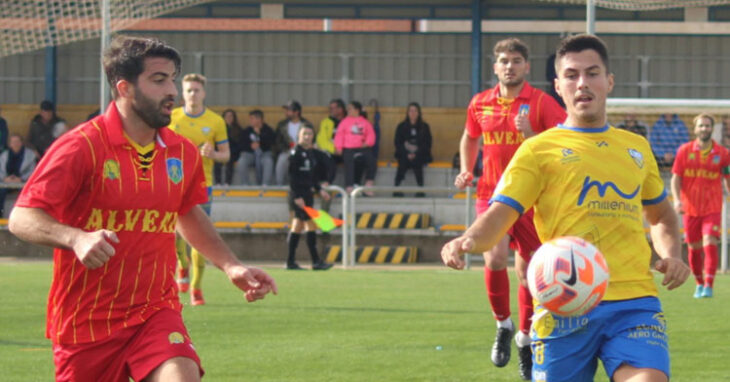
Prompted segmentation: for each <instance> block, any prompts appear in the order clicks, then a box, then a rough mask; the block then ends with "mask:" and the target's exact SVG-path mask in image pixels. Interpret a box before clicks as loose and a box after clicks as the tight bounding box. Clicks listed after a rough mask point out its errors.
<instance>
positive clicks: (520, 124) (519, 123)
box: [515, 114, 535, 138]
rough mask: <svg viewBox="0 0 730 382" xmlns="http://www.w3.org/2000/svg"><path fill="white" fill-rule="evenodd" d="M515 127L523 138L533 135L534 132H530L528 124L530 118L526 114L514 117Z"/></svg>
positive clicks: (530, 127) (530, 128)
mask: <svg viewBox="0 0 730 382" xmlns="http://www.w3.org/2000/svg"><path fill="white" fill-rule="evenodd" d="M515 127H516V128H517V131H519V132H521V133H522V135H523V136H524V137H525V138H529V137H531V136H533V135H535V132H534V131H532V124H530V117H529V116H528V115H527V114H517V115H516V116H515Z"/></svg>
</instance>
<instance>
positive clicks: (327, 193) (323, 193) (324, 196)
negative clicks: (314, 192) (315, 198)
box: [319, 189, 330, 201]
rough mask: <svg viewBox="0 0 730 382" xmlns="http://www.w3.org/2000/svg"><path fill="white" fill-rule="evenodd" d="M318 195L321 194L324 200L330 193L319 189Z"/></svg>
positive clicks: (328, 198) (328, 197)
mask: <svg viewBox="0 0 730 382" xmlns="http://www.w3.org/2000/svg"><path fill="white" fill-rule="evenodd" d="M319 196H321V197H322V200H324V201H327V200H330V193H329V192H327V191H326V190H324V189H321V190H319Z"/></svg>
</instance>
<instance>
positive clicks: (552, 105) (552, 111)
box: [540, 93, 567, 130]
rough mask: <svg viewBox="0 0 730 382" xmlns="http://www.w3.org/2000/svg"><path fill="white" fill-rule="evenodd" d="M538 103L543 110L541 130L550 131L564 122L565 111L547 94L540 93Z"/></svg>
mask: <svg viewBox="0 0 730 382" xmlns="http://www.w3.org/2000/svg"><path fill="white" fill-rule="evenodd" d="M540 102H541V104H542V105H541V106H542V110H543V115H542V116H541V117H542V119H541V122H542V127H543V130H547V129H551V128H553V127H555V126H557V125H559V124H561V123H563V122H565V118H566V117H567V114H566V113H565V109H563V108H562V107H561V106H560V104H559V103H558V102H557V101H555V99H554V98H553V97H551V96H550V95H549V94H547V93H542V98H541V99H540Z"/></svg>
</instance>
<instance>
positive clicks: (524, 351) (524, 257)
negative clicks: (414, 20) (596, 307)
mask: <svg viewBox="0 0 730 382" xmlns="http://www.w3.org/2000/svg"><path fill="white" fill-rule="evenodd" d="M528 54H529V53H528V48H527V45H525V43H523V42H522V41H520V40H518V39H516V38H509V39H506V40H502V41H499V42H497V44H496V45H495V46H494V57H495V62H494V74H496V75H497V78H498V79H499V84H497V86H495V87H494V88H491V89H488V90H485V91H483V92H481V93H478V94H477V95H475V96H474V97H473V98H472V100H471V102H470V103H469V107H468V109H467V117H466V127H465V129H464V134H463V135H462V137H461V142H460V146H459V153H460V162H461V172H460V174H459V175H457V177H456V180H455V182H454V184H455V185H456V186H457V187H459V188H462V189H463V188H464V187H466V186H467V185H470V184H471V183H472V180H473V174H472V172H471V170H472V169H473V168H474V163H475V162H476V157H477V154H478V151H479V140H480V139H483V144H484V146H483V149H482V157H483V172H482V176H481V178H480V179H479V183H478V184H477V204H476V210H477V214H481V213H483V212H484V211H486V209H487V207H488V204H489V199H490V198H491V197H492V193H493V192H494V189H495V187H496V186H497V182H498V181H499V178H500V177H501V176H502V172H503V171H504V169H505V168H506V167H507V164H508V163H509V161H510V159H511V158H512V155H514V153H515V151H516V150H517V148H518V147H519V146H520V144H521V143H522V142H523V141H524V140H525V139H526V138H529V137H531V136H533V135H535V134H538V133H540V132H542V131H545V130H546V129H549V128H551V127H554V126H556V125H557V124H558V123H561V122H563V121H564V120H565V117H566V114H565V110H564V109H563V108H562V107H560V105H558V103H557V102H556V101H555V99H553V98H552V97H551V96H550V95H548V94H546V93H545V92H543V91H541V90H539V89H535V88H533V87H532V86H530V84H529V83H528V82H527V81H526V80H525V76H526V75H527V74H528V73H529V72H530V63H529V62H528V61H527V59H528ZM510 246H511V247H512V248H513V249H515V250H516V251H517V252H518V253H519V256H515V263H516V264H515V268H516V269H517V274H518V277H519V279H520V286H519V289H518V301H519V310H520V325H519V326H520V330H519V332H518V333H517V336H516V337H515V342H517V347H518V349H519V352H520V375H521V376H522V378H524V379H530V370H531V367H532V359H531V357H532V355H531V353H530V346H528V345H529V344H530V337H529V336H528V331H529V329H530V317H531V316H532V296H531V295H530V292H529V290H528V289H527V281H526V278H525V273H526V268H527V262H528V261H529V259H530V255H531V254H532V252H534V251H535V250H536V249H537V248H538V247H539V246H540V240H539V239H538V237H537V233H536V232H535V227H534V225H533V223H532V210H530V211H528V212H527V213H525V214H524V215H523V216H522V217H521V218H520V220H518V221H517V223H515V225H514V226H513V227H512V229H511V230H510V231H509V232H508V236H505V237H504V238H503V239H502V240H501V241H500V242H499V243H498V244H497V245H496V246H495V247H494V248H492V249H491V250H490V252H496V253H502V254H504V256H489V255H488V254H489V252H488V253H485V254H484V261H485V267H484V283H485V285H486V289H487V295H488V297H489V303H490V305H491V307H492V313H493V314H494V317H495V319H496V320H497V337H496V339H495V342H494V345H493V347H492V355H491V358H492V362H493V363H494V364H495V365H496V366H498V367H503V366H505V365H507V363H508V362H509V359H510V354H511V345H510V340H511V339H512V336H513V335H514V333H515V329H514V324H513V323H512V319H511V318H510V307H509V278H508V277H507V264H506V262H503V261H502V260H498V259H502V258H506V257H507V256H506V253H507V252H508V251H509V248H510Z"/></svg>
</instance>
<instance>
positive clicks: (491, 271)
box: [483, 236, 515, 367]
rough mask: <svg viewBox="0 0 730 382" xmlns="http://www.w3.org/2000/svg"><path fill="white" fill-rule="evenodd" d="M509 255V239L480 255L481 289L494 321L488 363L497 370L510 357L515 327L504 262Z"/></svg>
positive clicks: (504, 238) (502, 240)
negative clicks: (484, 289)
mask: <svg viewBox="0 0 730 382" xmlns="http://www.w3.org/2000/svg"><path fill="white" fill-rule="evenodd" d="M508 254H509V236H505V237H503V238H502V239H501V240H500V241H499V242H498V243H497V244H496V245H495V246H494V247H493V248H492V249H491V250H489V251H487V252H484V253H483V256H484V285H485V286H486V290H487V297H488V298H489V305H490V306H491V308H492V314H493V315H494V319H495V320H497V334H496V336H495V339H494V344H493V345H492V354H491V359H492V363H494V365H496V366H497V367H504V366H505V365H507V363H508V362H509V360H510V357H511V353H512V337H513V336H514V334H515V327H514V323H513V322H512V319H511V318H510V315H511V314H512V313H511V311H510V303H509V288H510V286H509V276H508V275H507V261H506V260H502V259H506V258H507V256H508Z"/></svg>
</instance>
